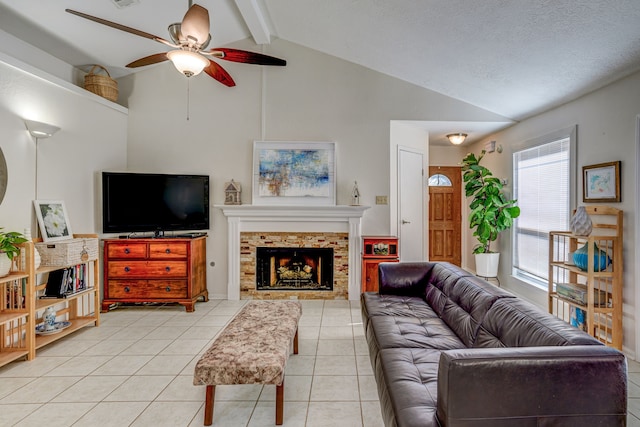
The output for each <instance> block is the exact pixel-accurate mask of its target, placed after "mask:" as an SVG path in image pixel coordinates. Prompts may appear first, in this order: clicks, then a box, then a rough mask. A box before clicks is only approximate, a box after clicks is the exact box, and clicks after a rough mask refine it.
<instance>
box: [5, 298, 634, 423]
mask: <svg viewBox="0 0 640 427" xmlns="http://www.w3.org/2000/svg"><path fill="white" fill-rule="evenodd" d="M301 302H302V304H303V315H302V318H301V319H300V326H299V354H298V355H291V356H290V358H289V362H288V364H287V371H286V386H285V404H284V426H289V427H323V426H327V427H328V426H331V427H334V426H337V425H339V426H341V427H382V426H383V422H382V420H381V417H380V404H379V402H378V396H377V391H376V386H375V379H374V377H373V372H372V370H371V363H370V362H369V356H368V349H367V345H366V341H365V339H364V335H363V329H362V319H361V316H360V307H359V304H358V302H349V301H301ZM245 303H246V301H220V300H217V301H209V302H206V303H197V304H196V310H195V312H193V313H186V312H185V311H184V308H182V307H181V306H172V305H169V306H162V305H147V306H136V307H120V308H117V309H115V310H112V311H110V312H108V313H103V314H102V315H101V321H102V323H101V325H100V327H98V328H94V327H88V328H85V329H83V330H81V331H78V332H76V333H75V334H71V335H69V336H67V337H65V338H63V339H61V340H59V341H58V342H56V343H54V344H51V345H49V346H47V347H44V348H42V349H40V350H39V351H38V353H37V357H36V358H35V359H34V360H33V361H30V362H25V361H19V362H14V363H11V364H9V365H6V366H4V367H2V368H0V426H20V427H26V426H38V427H42V426H45V425H46V426H47V427H57V426H60V427H67V426H74V427H75V426H77V427H80V426H91V427H93V426H98V425H99V426H117V427H122V426H136V427H141V426H153V427H163V426H167V427H180V426H202V425H203V420H204V415H203V409H204V394H205V389H204V387H203V386H194V385H193V383H192V381H193V369H194V366H195V363H196V361H197V360H198V358H199V357H200V355H201V354H202V353H203V352H204V351H205V350H206V349H207V348H208V347H209V346H210V345H211V343H212V341H213V339H214V338H215V336H216V334H217V333H218V332H219V331H220V330H221V329H222V328H223V326H224V325H225V324H227V323H228V322H229V320H231V318H232V317H233V316H234V315H235V314H236V313H237V312H238V310H239V309H240V308H241V307H242V306H243V305H244V304H245ZM639 372H640V371H639ZM213 425H214V426H220V427H236V426H237V427H240V426H242V427H261V426H270V427H271V426H274V425H275V386H261V385H236V386H218V387H216V402H215V407H214V423H213Z"/></svg>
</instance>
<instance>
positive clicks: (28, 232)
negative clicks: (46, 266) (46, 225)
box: [23, 228, 42, 269]
mask: <svg viewBox="0 0 640 427" xmlns="http://www.w3.org/2000/svg"><path fill="white" fill-rule="evenodd" d="M24 238H25V239H27V241H28V242H31V241H32V240H31V229H30V228H25V229H24ZM41 262H42V258H40V252H38V249H37V248H36V245H33V268H34V269H37V268H38V267H40V263H41ZM23 265H24V264H23Z"/></svg>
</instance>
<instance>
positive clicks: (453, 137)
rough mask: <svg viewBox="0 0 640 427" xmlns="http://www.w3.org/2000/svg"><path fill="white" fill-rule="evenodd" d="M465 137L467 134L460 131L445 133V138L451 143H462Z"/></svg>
mask: <svg viewBox="0 0 640 427" xmlns="http://www.w3.org/2000/svg"><path fill="white" fill-rule="evenodd" d="M466 138H467V134H466V133H462V132H458V133H450V134H449V135H447V139H448V140H449V142H450V143H452V144H453V145H460V144H462V143H463V142H464V140H465V139H466Z"/></svg>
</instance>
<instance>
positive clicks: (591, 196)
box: [582, 161, 621, 203]
mask: <svg viewBox="0 0 640 427" xmlns="http://www.w3.org/2000/svg"><path fill="white" fill-rule="evenodd" d="M582 186H583V191H582V201H583V202H585V203H588V202H620V201H621V197H620V161H617V162H609V163H598V164H597V165H590V166H583V167H582Z"/></svg>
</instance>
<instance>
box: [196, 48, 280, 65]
mask: <svg viewBox="0 0 640 427" xmlns="http://www.w3.org/2000/svg"><path fill="white" fill-rule="evenodd" d="M219 52H221V54H220V53H219ZM207 53H209V54H210V55H214V56H215V57H217V58H220V59H224V60H227V61H233V62H244V63H245V64H259V65H282V66H284V65H287V61H285V60H284V59H280V58H276V57H274V56H269V55H263V54H261V53H255V52H249V51H246V50H239V49H227V48H223V47H216V48H214V49H211V50H210V51H209V52H207Z"/></svg>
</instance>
